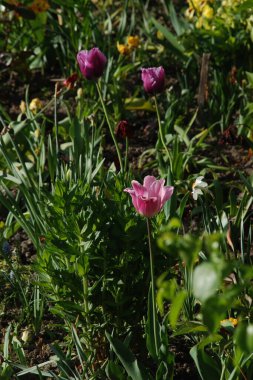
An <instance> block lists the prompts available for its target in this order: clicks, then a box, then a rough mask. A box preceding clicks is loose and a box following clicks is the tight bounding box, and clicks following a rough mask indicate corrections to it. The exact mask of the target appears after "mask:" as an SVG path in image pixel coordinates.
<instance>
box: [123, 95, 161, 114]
mask: <svg viewBox="0 0 253 380" xmlns="http://www.w3.org/2000/svg"><path fill="white" fill-rule="evenodd" d="M125 109H126V110H129V111H136V110H143V111H151V112H155V107H154V106H153V105H152V103H151V102H150V101H149V100H146V99H142V98H127V99H125Z"/></svg>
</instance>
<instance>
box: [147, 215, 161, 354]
mask: <svg viewBox="0 0 253 380" xmlns="http://www.w3.org/2000/svg"><path fill="white" fill-rule="evenodd" d="M147 229H148V245H149V258H150V274H151V290H152V309H153V329H154V340H155V351H156V355H157V357H158V345H157V342H158V338H157V329H156V325H157V314H156V300H155V276H154V256H153V253H152V245H151V222H150V219H149V218H147Z"/></svg>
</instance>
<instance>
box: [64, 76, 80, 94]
mask: <svg viewBox="0 0 253 380" xmlns="http://www.w3.org/2000/svg"><path fill="white" fill-rule="evenodd" d="M77 78H78V76H77V73H74V74H72V75H70V77H68V78H66V79H65V80H64V81H63V85H64V86H65V87H67V89H68V90H72V88H73V87H74V84H75V82H76V81H77Z"/></svg>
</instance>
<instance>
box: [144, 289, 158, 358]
mask: <svg viewBox="0 0 253 380" xmlns="http://www.w3.org/2000/svg"><path fill="white" fill-rule="evenodd" d="M154 324H155V326H154ZM154 328H155V329H156V336H157V337H160V325H159V322H158V321H157V318H155V316H154V314H153V307H152V289H151V285H150V288H149V293H148V319H147V323H146V329H145V330H146V344H147V349H148V351H149V353H150V355H151V356H152V358H153V359H154V360H157V359H158V358H157V354H156V349H155V336H154ZM158 339H159V338H158ZM160 345H161V342H160V339H159V341H158V342H157V347H158V349H159V347H160Z"/></svg>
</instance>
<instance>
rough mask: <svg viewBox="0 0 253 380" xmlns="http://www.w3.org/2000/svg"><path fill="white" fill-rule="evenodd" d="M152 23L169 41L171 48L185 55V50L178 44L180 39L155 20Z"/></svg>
mask: <svg viewBox="0 0 253 380" xmlns="http://www.w3.org/2000/svg"><path fill="white" fill-rule="evenodd" d="M152 22H153V24H154V25H155V27H156V28H157V29H158V30H159V31H160V32H161V33H162V34H163V35H164V37H165V38H166V39H167V41H168V42H169V43H170V44H171V46H172V47H173V48H174V49H175V50H176V51H177V52H178V53H180V54H181V55H184V52H185V48H184V47H183V45H181V44H180V43H179V42H178V39H177V38H176V37H175V36H174V35H173V34H172V33H171V32H170V31H169V29H168V28H166V27H165V26H163V25H162V24H160V23H159V22H158V21H156V20H155V19H154V18H152Z"/></svg>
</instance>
